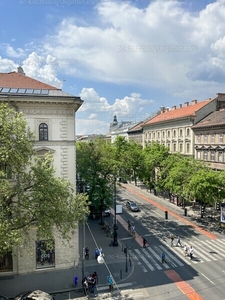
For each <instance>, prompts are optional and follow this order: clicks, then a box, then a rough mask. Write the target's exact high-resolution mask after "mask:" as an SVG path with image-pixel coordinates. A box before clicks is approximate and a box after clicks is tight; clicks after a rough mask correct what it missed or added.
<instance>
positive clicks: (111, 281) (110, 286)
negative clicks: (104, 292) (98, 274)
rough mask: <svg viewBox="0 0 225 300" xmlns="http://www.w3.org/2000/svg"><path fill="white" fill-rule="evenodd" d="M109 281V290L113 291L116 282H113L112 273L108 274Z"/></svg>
mask: <svg viewBox="0 0 225 300" xmlns="http://www.w3.org/2000/svg"><path fill="white" fill-rule="evenodd" d="M107 281H108V285H109V291H110V292H112V291H113V283H114V282H113V277H112V275H111V274H110V275H108V276H107Z"/></svg>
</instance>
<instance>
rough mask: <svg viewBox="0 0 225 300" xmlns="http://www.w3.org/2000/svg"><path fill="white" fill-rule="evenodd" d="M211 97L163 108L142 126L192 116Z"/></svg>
mask: <svg viewBox="0 0 225 300" xmlns="http://www.w3.org/2000/svg"><path fill="white" fill-rule="evenodd" d="M210 101H212V100H211V98H209V99H207V100H204V101H201V102H197V100H193V101H192V103H191V104H189V102H186V103H185V106H182V105H180V107H178V108H177V107H176V106H173V107H172V109H170V110H169V109H168V108H167V109H165V110H163V111H162V112H161V113H160V114H158V115H156V116H155V117H153V118H151V119H150V120H148V121H146V122H145V123H144V124H143V125H142V126H146V125H149V124H155V123H159V122H165V121H169V120H173V119H180V118H184V117H194V116H195V113H196V112H197V111H198V110H200V109H201V108H202V107H203V106H205V105H206V104H208V103H209V102H210Z"/></svg>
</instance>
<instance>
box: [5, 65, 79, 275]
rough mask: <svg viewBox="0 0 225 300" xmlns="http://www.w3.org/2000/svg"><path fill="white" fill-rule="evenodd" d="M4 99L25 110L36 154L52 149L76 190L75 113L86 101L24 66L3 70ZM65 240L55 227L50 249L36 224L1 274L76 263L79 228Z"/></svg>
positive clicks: (58, 170) (60, 171) (58, 167)
mask: <svg viewBox="0 0 225 300" xmlns="http://www.w3.org/2000/svg"><path fill="white" fill-rule="evenodd" d="M4 102H5V103H9V104H10V105H11V107H12V108H15V109H16V110H17V111H19V112H23V113H24V114H25V117H26V119H27V122H28V125H29V127H30V129H31V130H32V131H33V132H34V133H35V136H36V140H35V149H36V152H37V155H43V154H44V153H45V152H48V151H50V152H51V153H52V154H53V157H54V167H55V169H56V176H57V177H61V178H63V179H68V180H69V181H70V182H71V184H72V185H73V187H74V190H75V191H76V153H75V113H76V111H77V110H78V109H79V107H80V106H81V105H82V103H83V101H82V100H81V99H80V98H79V97H75V96H73V95H70V94H67V93H65V92H63V91H62V90H61V89H58V88H55V87H53V86H50V85H48V84H45V83H43V82H40V81H38V80H35V79H32V78H30V77H28V76H26V75H25V74H24V73H23V70H22V68H18V73H17V72H11V73H0V103H4ZM63 242H65V241H63V240H62V238H61V237H60V235H58V234H57V231H56V233H55V239H54V241H53V244H54V249H53V250H51V251H49V250H47V248H46V241H44V240H41V241H37V239H36V231H35V227H33V228H31V231H30V239H27V242H25V244H24V245H23V247H21V248H18V249H14V250H13V253H12V255H11V254H9V255H8V256H7V257H3V258H0V259H1V262H2V263H1V264H0V276H1V275H5V274H6V272H7V273H11V274H25V273H32V272H35V271H36V270H37V269H48V270H50V269H52V270H59V269H63V268H71V267H74V266H75V265H77V264H78V262H79V254H78V253H79V248H78V246H79V245H78V232H76V233H75V234H74V235H73V236H72V239H71V242H70V244H64V243H63ZM28 253H29V255H28ZM65 254H66V255H65ZM2 272H4V273H2Z"/></svg>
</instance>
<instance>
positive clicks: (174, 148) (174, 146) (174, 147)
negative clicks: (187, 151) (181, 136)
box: [173, 144, 177, 152]
mask: <svg viewBox="0 0 225 300" xmlns="http://www.w3.org/2000/svg"><path fill="white" fill-rule="evenodd" d="M176 151H177V147H176V144H173V152H176Z"/></svg>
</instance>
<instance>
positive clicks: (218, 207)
mask: <svg viewBox="0 0 225 300" xmlns="http://www.w3.org/2000/svg"><path fill="white" fill-rule="evenodd" d="M216 210H220V203H219V202H217V203H216Z"/></svg>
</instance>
